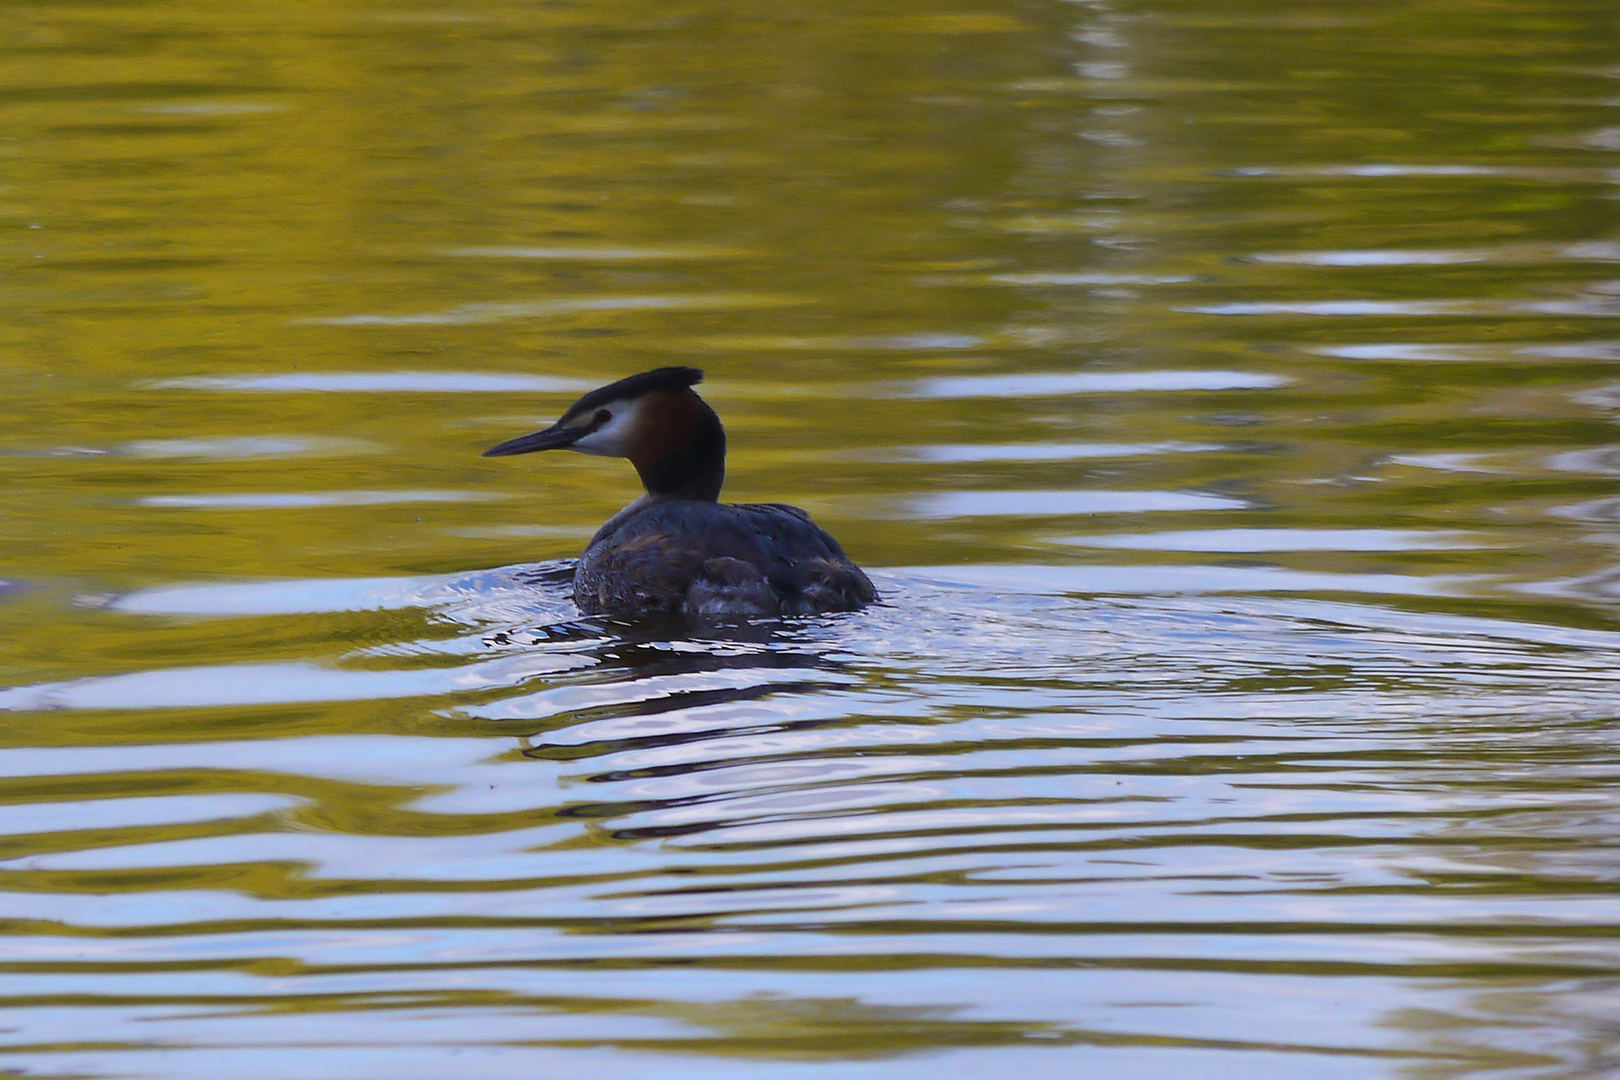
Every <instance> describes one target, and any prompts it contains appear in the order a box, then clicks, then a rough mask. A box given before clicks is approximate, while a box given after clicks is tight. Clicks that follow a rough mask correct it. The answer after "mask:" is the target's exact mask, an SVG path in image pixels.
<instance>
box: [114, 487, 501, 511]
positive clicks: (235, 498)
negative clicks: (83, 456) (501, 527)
mask: <svg viewBox="0 0 1620 1080" xmlns="http://www.w3.org/2000/svg"><path fill="white" fill-rule="evenodd" d="M505 497H506V496H504V495H500V494H497V493H496V492H492V491H319V492H316V491H289V492H251V493H247V492H244V493H242V494H235V495H147V496H145V497H143V498H140V499H136V500H135V502H136V503H137V504H139V505H141V506H171V507H178V508H188V509H219V510H287V509H300V508H309V507H317V506H386V505H388V504H391V503H456V502H492V501H495V500H497V499H504V498H505Z"/></svg>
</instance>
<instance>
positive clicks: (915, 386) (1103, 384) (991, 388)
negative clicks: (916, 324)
mask: <svg viewBox="0 0 1620 1080" xmlns="http://www.w3.org/2000/svg"><path fill="white" fill-rule="evenodd" d="M1289 381H1290V380H1288V379H1286V378H1284V377H1283V376H1281V375H1262V374H1258V373H1255V372H1249V371H1080V372H1064V373H1058V374H1029V375H962V376H955V377H951V378H943V379H924V380H922V381H920V382H915V383H911V384H909V385H907V386H905V387H902V388H901V389H900V391H899V392H900V393H901V394H903V395H904V396H907V397H925V398H972V397H1045V396H1054V395H1060V394H1119V393H1132V392H1138V391H1158V390H1162V391H1172V390H1270V389H1273V388H1275V387H1278V386H1285V385H1287V383H1288V382H1289Z"/></svg>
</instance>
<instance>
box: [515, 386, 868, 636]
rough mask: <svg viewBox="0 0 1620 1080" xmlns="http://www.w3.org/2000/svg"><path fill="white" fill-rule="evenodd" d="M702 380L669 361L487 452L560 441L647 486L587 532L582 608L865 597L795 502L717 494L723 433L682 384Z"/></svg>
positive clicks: (764, 605)
mask: <svg viewBox="0 0 1620 1080" xmlns="http://www.w3.org/2000/svg"><path fill="white" fill-rule="evenodd" d="M702 378H703V372H701V371H699V370H698V369H696V368H689V367H667V368H659V369H657V370H655V371H647V372H643V373H641V374H639V375H632V376H630V377H629V378H627V379H620V380H619V381H618V382H616V383H612V384H610V385H608V386H604V387H602V388H600V389H597V390H592V391H591V392H590V393H588V394H586V395H585V396H584V397H582V398H580V399H579V400H578V401H576V402H575V403H574V404H573V405H571V406H569V408H568V410H567V411H566V412H564V413H563V415H562V418H561V419H559V420H558V421H557V422H556V423H555V424H553V425H552V426H551V427H549V428H546V429H545V430H543V431H537V432H535V433H533V434H532V435H524V436H520V437H519V438H516V439H510V440H508V441H507V442H504V443H501V444H500V445H499V446H495V447H492V448H490V449H489V450H487V451H485V456H495V457H500V456H506V455H509V454H523V453H529V452H531V451H535V450H553V449H562V448H568V449H572V450H577V451H580V452H582V453H587V454H600V455H605V456H613V457H625V458H629V459H630V461H631V463H632V464H633V465H635V467H636V471H637V473H638V474H640V476H641V479H642V483H643V485H644V486H645V487H646V489H647V494H646V495H645V496H644V497H642V498H641V499H638V500H636V501H635V502H634V503H631V504H630V505H629V506H627V507H625V508H624V509H623V510H621V511H619V513H617V514H615V515H614V516H613V517H612V518H611V519H610V520H609V521H608V522H607V524H605V525H603V526H602V528H601V529H600V530H598V531H597V533H596V535H595V536H594V537H592V538H591V542H590V545H589V546H588V547H587V548H586V549H585V554H584V555H583V556H581V558H580V560H579V566H578V568H577V569H576V570H575V573H574V602H575V603H576V604H578V605H579V608H580V610H581V611H583V612H585V613H587V614H600V613H611V612H645V611H677V612H682V613H684V614H687V615H778V614H781V615H803V614H811V613H814V612H822V611H853V610H855V609H857V608H861V607H864V606H865V605H867V604H869V603H871V602H872V601H873V600H874V599H876V598H877V592H876V590H874V589H873V588H872V582H871V580H870V579H868V578H867V576H866V575H865V574H864V573H862V572H861V569H860V567H858V566H856V565H855V564H854V563H852V562H850V561H849V558H848V557H847V556H846V555H845V554H844V549H843V548H842V547H840V546H839V544H838V541H836V540H834V539H833V538H832V537H831V536H829V535H827V533H826V532H825V531H823V530H822V529H821V528H820V527H819V526H817V525H816V524H815V522H813V521H811V520H810V515H809V514H807V513H805V512H804V511H803V510H801V509H799V508H798V507H796V506H784V505H782V504H780V503H745V504H741V505H727V504H722V503H720V502H718V501H716V500H717V499H718V498H719V495H720V488H721V485H722V483H723V482H724V479H725V455H726V436H725V430H724V429H723V428H722V427H721V425H720V418H719V417H718V416H716V415H715V413H714V410H713V409H711V408H709V406H708V404H707V403H706V402H704V400H703V399H702V398H700V397H698V395H697V394H696V393H695V392H694V391H693V390H692V389H691V387H692V386H693V385H694V384H696V383H698V382H699V381H701V380H702Z"/></svg>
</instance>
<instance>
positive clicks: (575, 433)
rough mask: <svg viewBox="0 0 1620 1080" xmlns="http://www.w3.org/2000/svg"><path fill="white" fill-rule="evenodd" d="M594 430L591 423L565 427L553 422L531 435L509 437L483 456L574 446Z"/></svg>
mask: <svg viewBox="0 0 1620 1080" xmlns="http://www.w3.org/2000/svg"><path fill="white" fill-rule="evenodd" d="M591 431H592V428H591V427H590V425H588V424H586V425H582V426H580V427H563V426H561V425H560V424H552V425H551V426H550V427H548V428H546V429H545V430H544V431H536V432H534V433H533V434H530V435H519V436H518V437H517V438H515V439H507V440H506V441H505V442H503V443H501V444H500V445H499V446H492V447H490V448H489V449H488V450H485V451H484V452H483V454H482V455H480V456H481V457H511V456H512V455H513V454H532V453H534V452H535V451H536V450H561V449H562V448H563V447H565V446H572V445H573V444H574V443H576V442H578V441H579V440H580V439H582V438H584V437H585V436H586V435H589V434H590V433H591Z"/></svg>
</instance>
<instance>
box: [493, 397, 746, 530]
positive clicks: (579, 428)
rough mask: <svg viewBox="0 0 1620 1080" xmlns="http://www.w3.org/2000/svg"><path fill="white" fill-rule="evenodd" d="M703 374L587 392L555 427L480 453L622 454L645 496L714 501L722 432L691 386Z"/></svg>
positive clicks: (721, 469) (722, 458) (722, 471)
mask: <svg viewBox="0 0 1620 1080" xmlns="http://www.w3.org/2000/svg"><path fill="white" fill-rule="evenodd" d="M702 381H703V372H701V371H699V370H698V369H697V368H691V367H664V368H658V369H656V370H654V371H644V372H642V373H641V374H640V375H632V376H630V377H629V378H627V379H620V380H619V381H618V382H616V383H610V384H608V385H607V386H603V387H600V388H599V389H596V390H592V391H591V392H590V393H588V394H586V395H585V396H584V397H582V398H580V399H579V400H578V401H576V402H574V403H573V404H572V405H570V406H569V407H568V410H567V411H566V412H564V413H563V414H562V417H561V418H560V419H558V421H557V422H556V423H555V424H552V425H551V426H550V427H548V428H546V429H544V430H543V431H536V432H534V433H533V434H531V435H520V436H518V437H517V438H515V439H508V440H507V441H506V442H503V443H501V444H500V445H499V446H492V447H490V448H489V449H488V450H485V451H484V457H507V456H509V455H512V454H529V453H533V452H534V451H536V450H562V449H568V450H577V451H579V452H580V453H582V454H596V455H598V456H600V457H622V458H629V459H630V463H631V464H632V465H634V466H635V467H636V472H637V473H639V474H640V476H641V482H642V484H643V486H645V487H646V489H647V494H649V495H653V496H658V497H662V498H672V499H703V500H706V501H708V502H714V501H715V500H716V499H718V498H719V497H720V486H721V484H722V483H724V481H725V477H726V433H725V429H724V428H722V427H721V426H720V418H719V417H718V416H716V415H715V414H714V410H713V409H711V408H709V405H708V403H707V402H706V401H704V400H703V399H702V398H700V397H698V396H697V393H696V391H694V390H693V389H692V387H693V386H694V385H696V384H697V383H699V382H702Z"/></svg>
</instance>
